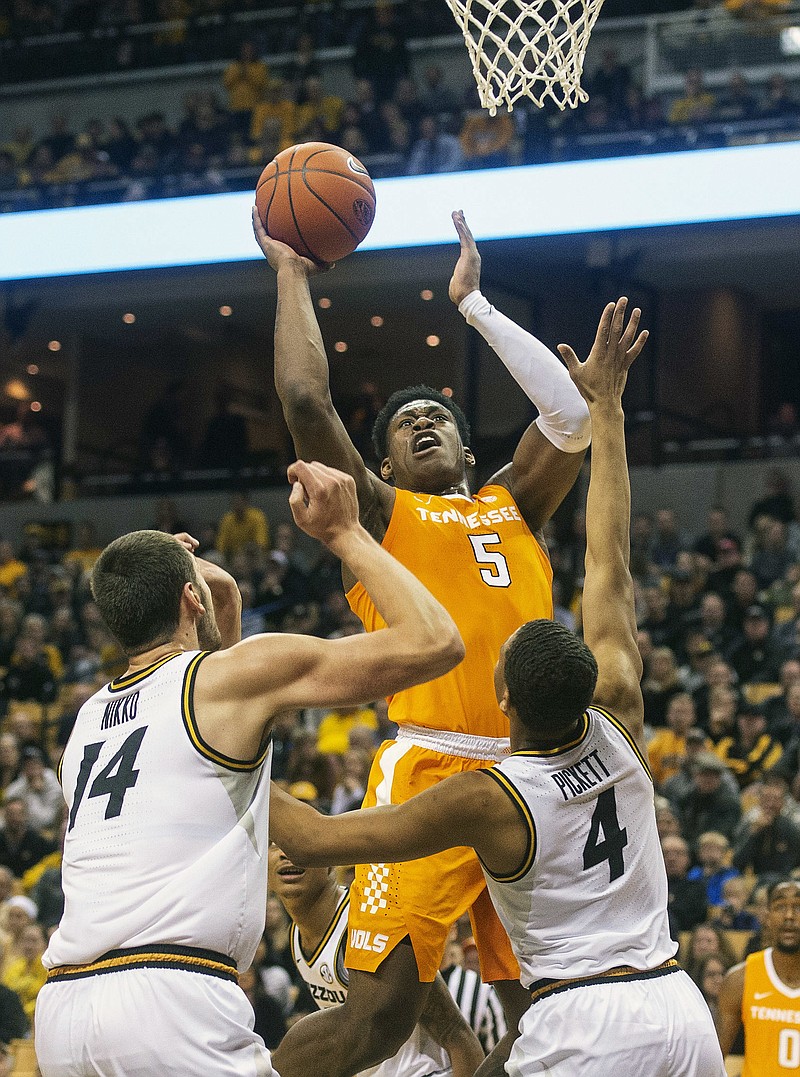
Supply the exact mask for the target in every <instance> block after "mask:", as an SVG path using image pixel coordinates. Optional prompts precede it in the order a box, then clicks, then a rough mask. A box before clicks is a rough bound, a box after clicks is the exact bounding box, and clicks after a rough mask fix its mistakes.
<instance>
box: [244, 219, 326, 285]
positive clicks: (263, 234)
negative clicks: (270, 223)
mask: <svg viewBox="0 0 800 1077" xmlns="http://www.w3.org/2000/svg"><path fill="white" fill-rule="evenodd" d="M253 234H254V235H255V237H256V243H258V245H259V247H260V248H261V250H262V251H263V253H264V255H265V257H266V259H267V261H268V262H269V264H270V265H271V266H272V268H273V269H274V270H275V272H276V273H277V272H278V270H279V269H280V268H281V266H285V265H297V266H298V267H299V268H301V269H303V270H304V272H305V274H306V276H307V277H310V276H312V275H313V274H314V273H325V272H326V271H327V270H329V269H333V266H334V263H333V262H314V261H312V260H311V259H310V258H304V257H303V256H302V255H301V254H298V253H297V251H295V250H292V248H291V247H290V246H289V244H288V243H281V241H280V240H278V239H273V238H272V237H271V236H269V235H267V230H266V228H265V227H264V225H263V223H262V221H261V215H260V214H259V212H258V207H257V206H253Z"/></svg>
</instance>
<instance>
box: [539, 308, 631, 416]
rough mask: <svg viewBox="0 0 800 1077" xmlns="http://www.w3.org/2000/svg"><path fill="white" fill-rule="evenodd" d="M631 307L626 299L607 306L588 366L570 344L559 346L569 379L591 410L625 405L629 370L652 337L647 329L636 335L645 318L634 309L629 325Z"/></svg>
mask: <svg viewBox="0 0 800 1077" xmlns="http://www.w3.org/2000/svg"><path fill="white" fill-rule="evenodd" d="M627 307H628V300H627V298H626V297H625V296H622V298H620V299H618V300H617V301H616V303H609V304H608V305H607V306H606V308H605V310H604V311H603V314H602V316H601V318H600V324H599V325H598V327H597V335H596V336H595V338H594V344H593V345H592V350H591V351H590V352H589V358H588V359H587V360H586V362H585V363H582V362H581V361H580V360H579V359H578V357H577V355H576V354H575V352H574V351H573V350H572V348H571V347H570V346H569V344H559V345H558V350H559V352H560V353H561V357H562V358H563V360H564V362H565V363H566V364H567V370H568V371H569V376H570V377H571V378H572V380H573V381H574V382H575V385H576V386H577V388H578V391H579V392H580V394H581V396H582V397H583V399H584V400H585V401H586V403H587V404H588V405H589V406H590V407H591V406H592V405H593V404H614V405H621V402H622V393H623V390H624V389H625V383H626V381H627V380H628V371H629V370H630V368H631V366H632V364H633V361H634V360H635V359H636V357H637V356H638V355H639V353H640V352H641V350H642V348H643V347H644V346H645V344H646V343H647V338H648V336H649V335H650V334H649V332H648V330H647V329H643V330H642V331H641V333H639V335H638V336H637V335H636V334H637V330H638V328H639V322H640V320H641V317H642V312H641V310H640V309H639V308H638V307H634V309H633V311H632V312H631V316H630V318H629V319H628V324H627V326H626V325H625V313H626V311H627Z"/></svg>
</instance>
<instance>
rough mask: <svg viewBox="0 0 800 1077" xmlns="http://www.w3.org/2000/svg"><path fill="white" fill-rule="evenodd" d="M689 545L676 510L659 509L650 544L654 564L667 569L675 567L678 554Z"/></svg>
mask: <svg viewBox="0 0 800 1077" xmlns="http://www.w3.org/2000/svg"><path fill="white" fill-rule="evenodd" d="M689 545H690V543H689V539H688V537H687V536H686V535H684V534H683V533H682V532H681V531H679V530H678V523H677V520H676V517H675V512H674V510H673V509H663V508H662V509H659V510H658V511H657V512H656V517H655V527H654V530H653V540H652V544H651V546H650V560H651V561H652V562H653V564H654V565H656V566H657V567H658V568H660V569H664V570H666V571H669V570H670V569H673V568H674V567H675V562H676V561H677V559H678V554H679V553H680V552H681V550H685V549H687V548H688V547H689Z"/></svg>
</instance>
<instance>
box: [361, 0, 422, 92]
mask: <svg viewBox="0 0 800 1077" xmlns="http://www.w3.org/2000/svg"><path fill="white" fill-rule="evenodd" d="M352 63H353V77H354V78H355V79H367V80H368V81H369V82H370V83H371V84H372V86H373V88H374V90H375V97H376V99H377V100H378V101H386V100H389V99H390V98H391V97H392V95H393V94H394V91H395V88H396V86H397V83H398V82H399V80H400V79H401V78H403V77H404V76H406V75H408V74H410V71H411V63H410V61H409V56H408V47H407V45H406V40H405V34H404V32H403V29H402V27H401V25H400V20H399V18H398V17H397V14H396V12H395V9H394V7H393V6H392V4H391V3H388V2H387V0H376V2H375V6H374V8H373V9H372V11H371V12H370V13H369V15H368V16H367V19H366V22H365V23H364V25H363V27H362V29H361V30H360V32H359V34H358V36H357V38H356V41H355V48H354V52H353V61H352Z"/></svg>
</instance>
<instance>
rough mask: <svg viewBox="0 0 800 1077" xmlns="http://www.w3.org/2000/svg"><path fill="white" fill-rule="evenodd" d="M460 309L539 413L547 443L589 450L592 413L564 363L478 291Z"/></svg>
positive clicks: (571, 450)
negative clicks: (590, 415) (590, 414)
mask: <svg viewBox="0 0 800 1077" xmlns="http://www.w3.org/2000/svg"><path fill="white" fill-rule="evenodd" d="M458 309H459V310H460V311H461V313H462V314H463V316H464V318H465V319H466V320H467V323H468V324H469V325H471V326H472V327H473V328H474V329H477V330H478V332H479V333H480V334H481V336H482V337H483V339H484V340H485V341H486V343H487V344H488V345H489V346H490V347H491V348H492V350H493V351H495V352H496V353H497V355H498V357H499V358H500V360H501V361H502V363H503V364H504V365H505V366H506V368H507V369H508V371H509V373H510V374H511V376H512V377H513V378H514V380H515V381H516V382H517V384H518V385H519V387H520V388H521V389H522V390H523V392H524V393H525V395H526V396H527V397H528V399H529V400H530V401H531V403H532V404H534V405H535V406H536V407H537V408H538V410H539V418H538V419H537V420H536V425H537V426H538V427H539V429H540V430H541V432H542V433H543V434H544V436H545V437H546V438H547V440H548V441H550V442H552V443H553V445H555V446H556V448H557V449H561V451H562V452H567V453H575V452H583V451H584V450H585V449H586V448H588V446H589V442H590V441H591V439H592V425H591V419H590V418H589V408H588V406H587V404H586V401H585V400H584V399H583V397H582V396H581V394H580V393H579V392H578V390H577V388H576V387H575V385H574V384H573V382H572V379H571V378H570V376H569V374H568V372H567V369H566V367H565V366H564V364H563V363H562V362H561V360H560V359H558V357H557V356H556V355H554V354H553V352H551V351H550V349H549V348H547V347H546V346H545V345H544V344H542V342H541V341H540V340H537V339H536V337H535V336H533V335H532V334H531V333H528V332H527V331H526V330H525V329H523V328H522V327H521V326H519V325H517V324H516V323H515V322H512V321H511V319H510V318H507V317H506V315H505V314H501V313H500V311H499V310H496V309H495V307H493V306H492V305H491V303H489V301H488V300H487V299H486V297H485V296H484V295H482V294H481V292H479V291H477V290H476V291H474V292H470V294H469V295H468V296H466V297H465V298H464V299H462V300H461V303H460V304H459V308H458Z"/></svg>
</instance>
